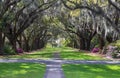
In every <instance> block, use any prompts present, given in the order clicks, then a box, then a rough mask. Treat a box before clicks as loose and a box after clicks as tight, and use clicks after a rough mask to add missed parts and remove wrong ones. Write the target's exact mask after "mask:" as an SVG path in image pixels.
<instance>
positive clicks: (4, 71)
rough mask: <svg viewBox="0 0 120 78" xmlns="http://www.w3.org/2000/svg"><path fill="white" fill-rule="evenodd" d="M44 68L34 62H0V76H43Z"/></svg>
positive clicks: (14, 77)
mask: <svg viewBox="0 0 120 78" xmlns="http://www.w3.org/2000/svg"><path fill="white" fill-rule="evenodd" d="M45 69H46V67H45V65H43V64H36V63H0V78H43V77H44V73H45Z"/></svg>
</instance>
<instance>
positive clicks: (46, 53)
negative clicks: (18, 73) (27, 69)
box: [0, 48, 59, 59]
mask: <svg viewBox="0 0 120 78" xmlns="http://www.w3.org/2000/svg"><path fill="white" fill-rule="evenodd" d="M56 50H57V48H45V49H42V50H38V51H34V52H30V53H25V54H20V55H9V56H0V58H19V59H24V58H40V59H41V58H42V59H48V58H51V57H52V54H53V52H55V51H56ZM58 50H59V49H58Z"/></svg>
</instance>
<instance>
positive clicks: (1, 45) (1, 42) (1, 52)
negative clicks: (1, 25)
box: [0, 29, 4, 55]
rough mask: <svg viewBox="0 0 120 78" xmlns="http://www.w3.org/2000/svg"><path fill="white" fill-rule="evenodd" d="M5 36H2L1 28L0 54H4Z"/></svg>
mask: <svg viewBox="0 0 120 78" xmlns="http://www.w3.org/2000/svg"><path fill="white" fill-rule="evenodd" d="M3 44H4V43H3V38H2V29H0V55H2V54H3V47H4V46H3Z"/></svg>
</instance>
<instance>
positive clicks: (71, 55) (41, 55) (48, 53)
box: [0, 47, 106, 60]
mask: <svg viewBox="0 0 120 78" xmlns="http://www.w3.org/2000/svg"><path fill="white" fill-rule="evenodd" d="M54 52H60V56H61V58H63V59H71V60H106V59H105V58H102V57H101V56H92V55H90V53H86V52H80V51H78V50H77V49H74V48H70V47H60V48H57V47H54V48H52V47H47V48H44V49H42V50H39V51H34V52H30V53H27V54H26V53H25V54H20V55H9V56H0V58H17V59H25V58H34V59H49V58H52V57H53V53H54Z"/></svg>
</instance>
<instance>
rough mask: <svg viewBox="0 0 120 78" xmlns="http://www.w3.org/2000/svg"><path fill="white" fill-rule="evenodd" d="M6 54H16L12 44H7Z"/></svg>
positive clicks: (5, 47)
mask: <svg viewBox="0 0 120 78" xmlns="http://www.w3.org/2000/svg"><path fill="white" fill-rule="evenodd" d="M3 50H4V55H14V54H16V52H15V51H14V50H13V49H12V47H11V46H10V45H5V46H4V48H3Z"/></svg>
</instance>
